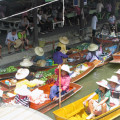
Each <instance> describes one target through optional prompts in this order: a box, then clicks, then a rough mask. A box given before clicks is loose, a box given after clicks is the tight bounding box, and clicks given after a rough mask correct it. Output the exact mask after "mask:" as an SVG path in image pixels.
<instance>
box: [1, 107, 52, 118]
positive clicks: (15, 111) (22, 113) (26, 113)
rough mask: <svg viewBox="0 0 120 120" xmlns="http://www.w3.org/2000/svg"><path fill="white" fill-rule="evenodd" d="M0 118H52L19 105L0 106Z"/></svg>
mask: <svg viewBox="0 0 120 120" xmlns="http://www.w3.org/2000/svg"><path fill="white" fill-rule="evenodd" d="M0 120H53V119H51V118H50V117H48V116H47V115H45V114H43V113H41V112H38V111H36V110H33V109H31V108H27V107H24V106H20V105H11V106H10V105H9V106H3V107H0Z"/></svg>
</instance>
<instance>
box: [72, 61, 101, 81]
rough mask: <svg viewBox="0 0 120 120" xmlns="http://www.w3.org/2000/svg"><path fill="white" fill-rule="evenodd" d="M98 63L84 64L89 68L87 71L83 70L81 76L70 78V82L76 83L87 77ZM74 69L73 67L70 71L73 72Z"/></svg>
mask: <svg viewBox="0 0 120 120" xmlns="http://www.w3.org/2000/svg"><path fill="white" fill-rule="evenodd" d="M99 63H100V61H97V62H96V61H94V62H85V64H87V65H88V66H89V68H88V69H87V70H85V71H84V72H82V73H81V74H79V75H77V76H76V77H73V78H71V81H70V82H77V81H78V80H80V79H82V78H83V77H85V76H86V75H88V74H89V73H90V72H91V71H92V70H94V68H95V67H96V65H98V64H99ZM75 68H76V67H73V68H72V69H71V70H74V69H75Z"/></svg>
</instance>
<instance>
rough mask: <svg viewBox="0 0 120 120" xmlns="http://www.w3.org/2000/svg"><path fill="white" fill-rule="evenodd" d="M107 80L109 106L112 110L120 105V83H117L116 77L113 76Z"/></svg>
mask: <svg viewBox="0 0 120 120" xmlns="http://www.w3.org/2000/svg"><path fill="white" fill-rule="evenodd" d="M107 80H108V81H109V84H108V87H109V89H110V92H111V96H110V106H111V109H113V108H115V107H117V106H119V105H120V85H119V84H120V83H119V81H118V78H117V76H115V75H113V76H112V77H111V78H110V79H107Z"/></svg>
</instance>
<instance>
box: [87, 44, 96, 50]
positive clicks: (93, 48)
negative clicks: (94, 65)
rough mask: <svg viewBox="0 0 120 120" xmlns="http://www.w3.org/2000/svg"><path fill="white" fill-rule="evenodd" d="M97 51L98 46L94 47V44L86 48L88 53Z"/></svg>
mask: <svg viewBox="0 0 120 120" xmlns="http://www.w3.org/2000/svg"><path fill="white" fill-rule="evenodd" d="M97 49H98V45H96V44H93V43H92V44H90V45H89V46H88V50H89V51H96V50H97Z"/></svg>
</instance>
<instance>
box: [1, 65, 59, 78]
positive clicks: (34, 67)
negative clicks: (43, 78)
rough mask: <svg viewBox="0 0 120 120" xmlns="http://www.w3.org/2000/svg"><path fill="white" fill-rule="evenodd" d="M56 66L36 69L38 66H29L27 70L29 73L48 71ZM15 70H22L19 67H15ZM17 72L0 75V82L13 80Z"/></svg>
mask: <svg viewBox="0 0 120 120" xmlns="http://www.w3.org/2000/svg"><path fill="white" fill-rule="evenodd" d="M55 67H57V66H51V67H48V68H45V67H44V68H43V67H38V66H31V67H29V68H28V69H29V70H30V71H31V72H35V73H36V72H38V71H48V70H50V69H52V68H55ZM16 68H17V69H19V68H23V67H21V66H17V67H16ZM16 72H17V71H15V72H11V73H5V74H0V80H4V79H8V78H14V76H15V74H16Z"/></svg>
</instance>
